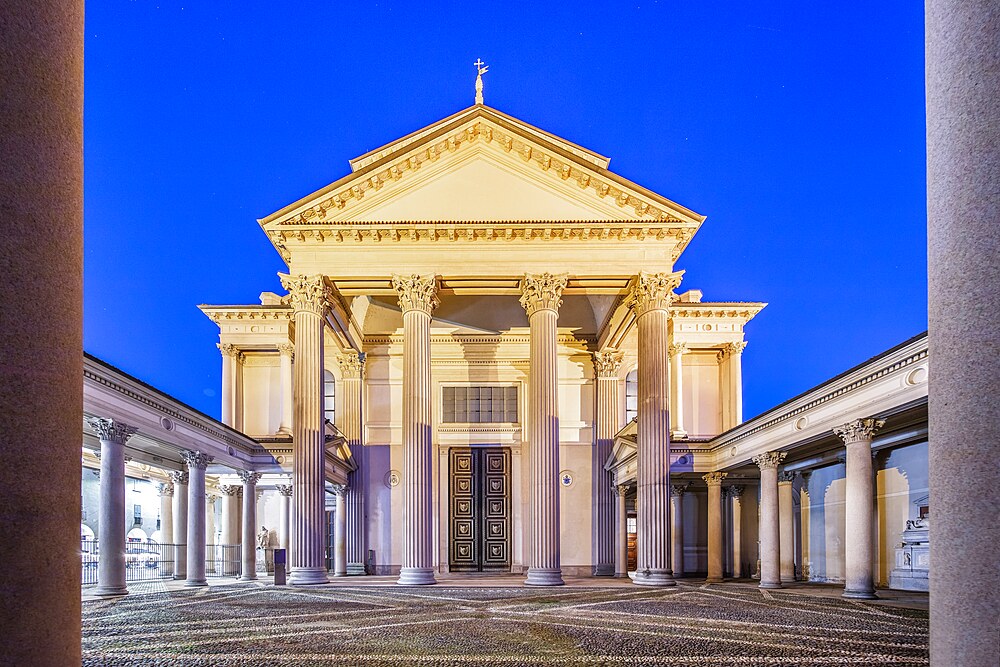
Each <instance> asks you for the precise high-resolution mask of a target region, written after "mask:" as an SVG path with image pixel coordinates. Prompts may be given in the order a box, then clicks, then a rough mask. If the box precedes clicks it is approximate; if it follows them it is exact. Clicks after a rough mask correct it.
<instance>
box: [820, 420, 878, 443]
mask: <svg viewBox="0 0 1000 667" xmlns="http://www.w3.org/2000/svg"><path fill="white" fill-rule="evenodd" d="M884 425H885V420H884V419H870V418H869V419H855V420H854V421H852V422H848V423H846V424H844V425H843V426H835V427H834V428H833V432H834V433H836V434H837V435H839V436H840V439H841V440H843V441H844V444H845V445H851V444H854V443H855V442H862V441H865V440H866V441H868V442H871V439H872V438H873V437H875V431H877V430H879V429H880V428H882V427H883V426H884Z"/></svg>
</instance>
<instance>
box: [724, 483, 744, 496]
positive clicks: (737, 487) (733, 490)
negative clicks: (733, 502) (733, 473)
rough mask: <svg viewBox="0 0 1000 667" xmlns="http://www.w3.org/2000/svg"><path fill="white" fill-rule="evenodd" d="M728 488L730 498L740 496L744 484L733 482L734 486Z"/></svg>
mask: <svg viewBox="0 0 1000 667" xmlns="http://www.w3.org/2000/svg"><path fill="white" fill-rule="evenodd" d="M726 488H728V489H729V497H730V498H739V497H740V496H742V495H743V485H742V484H733V485H732V486H728V487H726Z"/></svg>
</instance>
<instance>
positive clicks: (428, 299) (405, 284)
mask: <svg viewBox="0 0 1000 667" xmlns="http://www.w3.org/2000/svg"><path fill="white" fill-rule="evenodd" d="M392 287H393V289H394V290H396V293H397V294H398V295H399V307H400V309H401V310H402V311H403V312H404V313H405V312H407V311H410V310H419V311H421V312H423V313H427V314H428V315H430V314H431V313H432V312H434V309H435V308H437V307H438V304H440V303H441V302H440V301H439V300H438V296H437V292H438V286H437V277H436V276H434V275H427V276H419V275H417V274H415V273H414V274H411V275H408V276H393V277H392Z"/></svg>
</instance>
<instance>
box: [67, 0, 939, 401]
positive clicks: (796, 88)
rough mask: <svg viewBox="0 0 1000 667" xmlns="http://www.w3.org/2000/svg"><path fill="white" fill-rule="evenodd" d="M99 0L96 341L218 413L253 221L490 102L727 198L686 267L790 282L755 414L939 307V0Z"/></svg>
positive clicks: (95, 19)
mask: <svg viewBox="0 0 1000 667" xmlns="http://www.w3.org/2000/svg"><path fill="white" fill-rule="evenodd" d="M284 4H286V3H279V2H273V1H272V2H214V1H213V2H190V3H186V2H185V3H178V2H169V1H167V0H161V1H160V2H151V1H146V0H135V1H131V2H123V1H121V0H107V1H105V2H88V3H87V41H86V103H85V118H84V127H85V155H84V158H85V168H86V182H85V257H86V263H85V269H84V285H85V297H84V300H85V303H84V305H85V308H84V345H85V348H86V350H87V351H88V352H91V353H93V354H96V355H97V356H99V357H101V358H103V359H105V360H106V361H108V362H110V363H113V364H115V365H117V366H119V367H120V368H122V369H123V370H126V371H128V372H130V373H132V374H134V375H136V376H138V377H139V378H141V379H143V380H145V381H147V382H150V383H151V384H153V385H155V386H157V387H159V388H161V389H163V390H164V391H166V392H168V393H170V394H172V395H174V396H176V397H177V398H179V399H181V400H183V401H186V402H188V403H190V404H191V405H193V406H194V407H196V408H199V409H201V410H203V411H205V412H207V413H209V414H211V415H214V416H218V415H219V412H220V407H219V395H218V394H219V386H220V374H221V368H220V365H221V361H220V357H219V352H218V350H217V349H216V348H215V343H216V342H217V340H218V338H217V335H218V329H217V327H216V325H215V324H213V323H212V322H210V321H209V320H208V319H207V318H205V317H204V316H203V315H202V314H201V312H200V311H198V310H197V308H196V307H195V306H196V304H199V303H256V302H257V301H258V299H257V297H258V294H259V293H260V292H261V291H278V292H280V291H281V289H280V285H279V283H278V279H277V277H276V275H275V274H276V272H277V271H280V270H283V269H284V268H285V267H284V264H283V263H282V262H281V260H280V258H279V257H278V255H277V254H276V253H275V252H274V250H273V249H272V247H271V245H270V243H268V241H267V239H266V238H265V237H264V235H263V233H262V232H261V231H260V228H259V227H258V225H257V222H256V219H257V218H259V217H263V216H264V215H267V214H269V213H272V212H274V211H276V210H277V209H279V208H281V207H282V206H284V205H285V204H288V203H290V202H292V201H294V200H296V199H298V198H299V197H301V196H303V195H305V194H308V193H309V192H312V191H314V190H316V189H318V188H320V187H322V186H324V185H326V184H328V183H330V182H331V181H333V180H335V179H337V178H339V177H340V176H343V175H344V174H346V173H347V172H348V165H347V160H348V159H349V158H352V157H355V156H356V155H359V154H361V153H363V152H365V151H367V150H369V149H372V148H375V147H377V146H379V145H381V144H383V143H386V142H388V141H391V140H393V139H395V138H398V137H400V136H403V135H404V134H407V133H409V132H411V131H413V130H416V129H418V128H420V127H422V126H423V125H426V124H428V123H431V122H434V121H436V120H438V119H440V118H443V117H444V116H447V115H449V114H451V113H454V112H455V111H458V110H460V109H462V108H464V107H466V106H469V105H470V104H471V103H472V101H473V92H474V91H473V82H474V79H475V70H474V68H473V66H472V63H473V61H475V60H476V58H477V57H482V58H483V59H484V60H485V61H486V62H487V63H488V64H489V65H490V72H489V74H487V75H486V103H487V104H489V105H491V106H493V107H496V108H497V109H500V110H501V111H504V112H506V113H509V114H512V115H514V116H517V117H518V118H521V119H523V120H525V121H527V122H529V123H531V124H533V125H537V126H539V127H542V128H544V129H546V130H548V131H550V132H553V133H554V134H557V135H560V136H563V137H565V138H566V139H569V140H571V141H575V142H577V143H579V144H582V145H584V146H587V147H588V148H591V149H593V150H595V151H597V152H599V153H602V154H604V155H608V156H610V157H611V158H612V160H611V165H610V166H611V169H612V170H613V171H615V172H616V173H618V174H621V175H622V176H624V177H626V178H629V179H631V180H634V181H636V182H638V183H639V184H641V185H644V186H646V187H648V188H650V189H652V190H654V191H656V192H658V193H660V194H662V195H664V196H666V197H669V198H671V199H673V200H675V201H677V202H679V203H680V204H683V205H684V206H687V207H689V208H691V209H693V210H695V211H698V212H699V213H702V214H704V215H707V216H708V220H707V221H706V222H705V224H704V225H703V226H702V229H701V231H700V232H699V233H698V235H697V236H696V237H695V240H694V241H693V242H692V244H691V245H690V246H689V248H688V250H687V251H686V252H685V254H684V255H683V257H682V258H681V261H680V263H679V265H678V267H679V268H683V269H686V270H687V274H686V276H685V287H688V288H694V287H697V288H699V289H701V290H703V291H704V293H705V299H706V300H744V301H756V300H759V301H766V302H769V303H770V306H769V307H768V308H767V309H765V310H764V311H763V312H762V313H761V314H760V315H759V316H758V317H757V319H755V320H754V321H753V322H751V323H750V325H749V327H748V330H747V338H748V340H749V341H750V345H749V347H748V348H747V350H746V352H745V353H744V383H745V406H746V407H745V410H746V416H747V417H750V416H752V415H754V414H757V413H759V412H762V411H763V410H766V409H767V408H769V407H772V406H773V405H775V404H777V403H779V402H781V401H783V400H785V399H787V398H789V397H791V396H793V395H794V394H797V393H799V392H801V391H804V390H806V389H808V388H810V387H812V386H813V385H815V384H817V383H819V382H821V381H823V380H825V379H827V378H829V377H831V376H833V375H835V374H837V373H839V372H841V371H843V370H846V369H847V368H849V367H850V366H853V365H855V364H857V363H859V362H861V361H863V360H865V359H867V358H868V357H870V356H872V355H874V354H877V353H879V352H881V351H882V350H884V349H886V348H888V347H890V346H892V345H894V344H896V343H899V342H901V341H903V340H905V339H906V338H909V337H910V336H912V335H914V334H917V333H919V332H921V331H923V330H924V329H926V326H927V324H926V323H927V309H926V290H927V279H926V260H925V242H926V236H925V218H926V205H925V185H924V103H923V100H924V92H923V5H922V4H921V3H919V2H912V1H910V0H886V1H883V2H856V3H803V2H774V1H768V2H742V3H734V2H728V1H706V0H701V1H698V2H694V1H692V2H664V1H661V2H647V1H646V0H639V1H637V2H632V3H619V2H595V3H588V2H558V3H517V4H513V3H512V4H511V5H509V6H504V5H502V4H500V3H474V2H464V3H433V2H413V3H397V2H376V3H371V2H367V3H353V2H347V3H341V2H324V3H312V6H309V4H310V3H287V4H293V5H295V7H296V8H295V9H286V8H284V7H282V5H284Z"/></svg>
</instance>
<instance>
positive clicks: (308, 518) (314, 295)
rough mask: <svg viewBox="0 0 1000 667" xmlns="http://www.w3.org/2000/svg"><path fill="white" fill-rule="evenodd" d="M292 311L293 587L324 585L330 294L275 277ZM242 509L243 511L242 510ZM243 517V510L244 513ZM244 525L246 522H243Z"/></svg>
mask: <svg viewBox="0 0 1000 667" xmlns="http://www.w3.org/2000/svg"><path fill="white" fill-rule="evenodd" d="M278 276H279V277H280V278H281V284H282V286H284V288H285V289H286V290H288V296H289V300H290V302H291V306H292V309H293V310H294V311H295V365H294V368H293V376H294V377H293V384H294V387H293V392H292V393H293V403H294V405H293V410H292V413H293V416H292V459H293V470H292V486H293V487H294V491H293V493H292V503H293V505H294V508H295V511H294V512H293V513H292V520H293V521H294V522H295V526H294V528H293V529H292V537H293V543H292V545H291V561H290V565H291V568H290V570H291V572H290V576H289V579H288V582H289V583H290V584H292V585H293V586H308V585H313V584H325V583H328V582H329V581H330V580H329V578H328V577H327V574H326V553H325V551H326V547H325V543H324V535H325V526H326V499H325V494H326V489H325V484H326V481H325V469H324V466H325V463H324V461H325V458H326V430H325V425H324V422H323V371H324V362H323V329H324V326H325V324H324V318H325V316H326V313H327V311H328V310H329V305H330V300H331V299H332V298H333V289H332V288H331V287H330V285H329V283H328V282H327V280H326V278H325V277H324V276H321V275H315V276H301V275H294V276H290V275H285V274H278ZM245 507H246V506H245V505H244V508H245ZM244 511H245V510H244ZM244 522H245V520H244Z"/></svg>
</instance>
